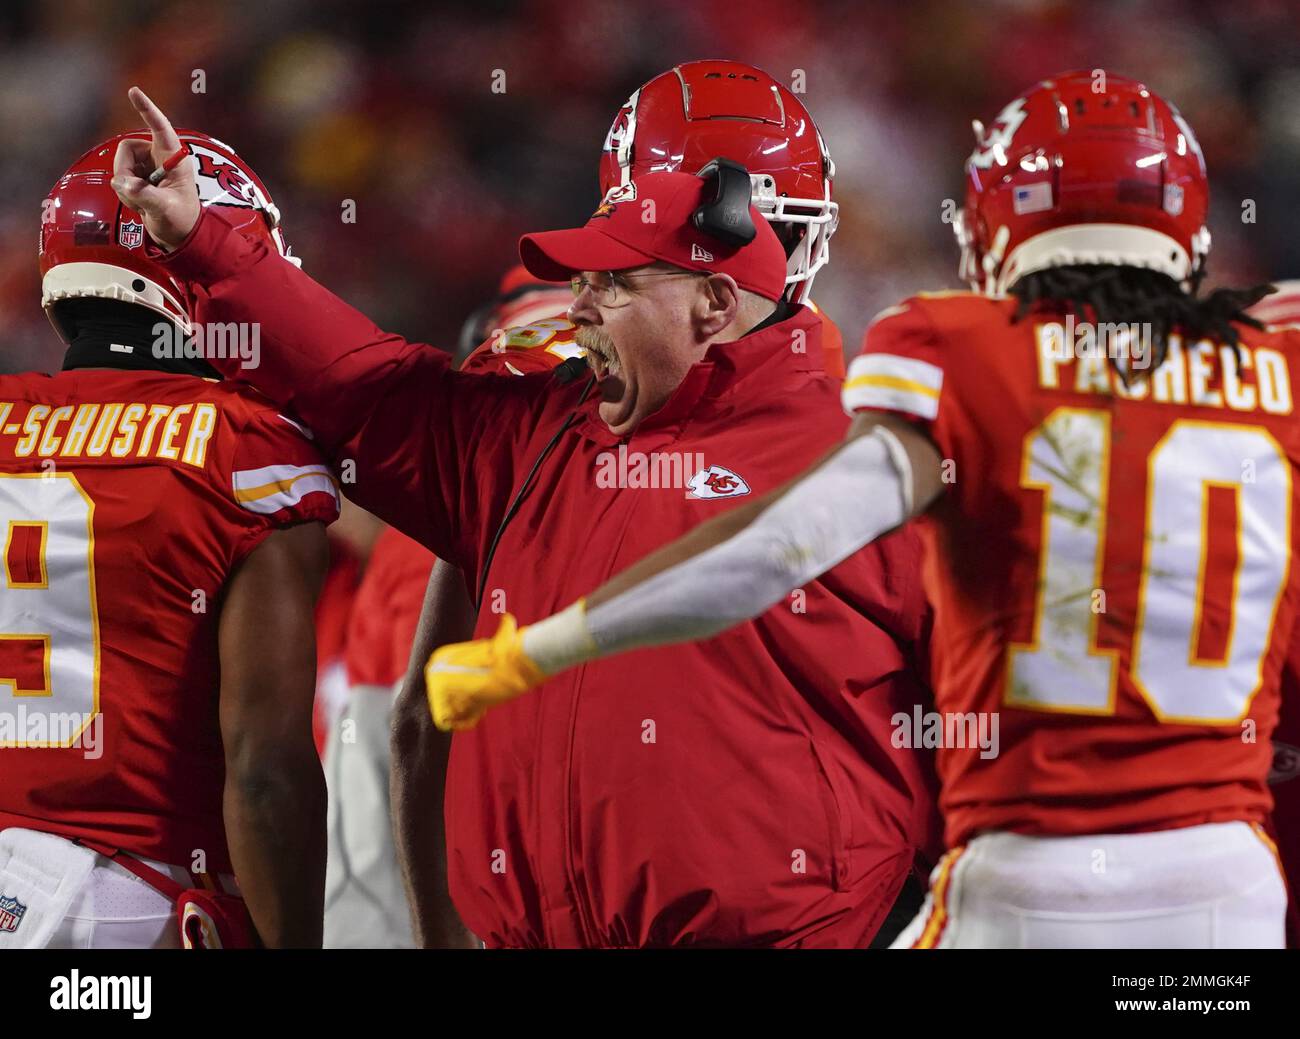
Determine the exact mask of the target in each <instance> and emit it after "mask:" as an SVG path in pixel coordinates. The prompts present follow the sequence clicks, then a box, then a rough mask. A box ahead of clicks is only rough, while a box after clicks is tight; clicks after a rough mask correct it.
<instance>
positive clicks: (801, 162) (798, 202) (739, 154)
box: [600, 61, 839, 302]
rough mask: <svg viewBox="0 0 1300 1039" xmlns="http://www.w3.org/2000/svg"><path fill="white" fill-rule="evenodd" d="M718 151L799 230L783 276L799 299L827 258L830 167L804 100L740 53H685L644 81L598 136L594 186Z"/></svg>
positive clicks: (767, 210)
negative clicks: (688, 57)
mask: <svg viewBox="0 0 1300 1039" xmlns="http://www.w3.org/2000/svg"><path fill="white" fill-rule="evenodd" d="M717 158H723V159H731V160H732V161H733V162H738V163H740V164H741V165H743V166H744V167H745V169H747V170H748V171H749V176H750V182H751V184H752V185H753V199H754V206H755V208H757V209H758V211H759V212H760V213H762V214H763V215H764V216H765V217H766V218H767V219H768V220H769V221H771V222H772V223H773V224H776V225H778V230H780V229H782V228H783V227H790V228H792V229H793V230H794V232H795V233H797V235H798V245H797V246H796V248H795V250H794V252H793V254H792V255H791V257H790V273H789V275H788V277H787V278H786V285H787V286H789V285H794V286H796V288H795V289H794V292H793V298H794V300H795V301H796V302H799V301H802V300H803V299H805V298H806V297H807V295H808V291H809V289H810V288H811V287H812V281H813V277H814V276H815V275H816V273H817V272H818V271H819V270H821V269H822V267H823V266H825V264H826V261H827V260H828V259H829V258H830V250H829V245H830V238H831V235H832V234H833V233H834V232H835V224H836V221H837V219H838V209H839V207H838V206H837V205H836V203H834V202H832V201H831V178H832V177H834V175H835V166H834V164H833V163H832V162H831V158H830V155H829V154H828V153H827V151H826V145H825V143H824V142H823V141H822V137H821V134H820V133H818V132H817V127H816V125H815V124H814V123H813V121H812V116H810V115H809V114H808V110H807V109H806V108H804V106H803V103H802V102H801V101H800V100H799V99H798V98H797V97H795V95H794V94H792V93H791V92H790V91H789V90H787V89H786V88H785V87H783V86H782V85H781V84H780V83H778V82H777V81H776V80H774V79H773V78H772V77H771V76H769V75H768V74H767V73H766V72H762V71H760V70H759V69H756V68H754V67H753V66H752V65H745V64H742V63H741V62H738V61H691V62H687V63H686V64H684V65H676V66H674V67H673V68H671V69H669V70H668V71H667V72H665V73H663V74H662V75H659V76H656V77H655V78H654V79H652V80H650V82H649V83H647V84H645V86H643V87H641V88H640V89H639V90H637V91H636V92H635V93H634V94H633V95H632V96H631V97H630V98H628V99H627V103H626V104H624V105H623V107H622V108H620V109H619V111H618V115H617V116H615V117H614V125H613V126H611V127H610V128H609V133H608V134H607V135H606V136H605V148H604V153H603V154H602V155H601V159H600V190H601V193H602V195H603V197H604V200H605V201H611V200H612V199H614V198H617V193H618V192H619V191H622V190H626V189H627V186H628V185H629V184H630V183H631V181H632V179H633V178H634V177H638V176H640V175H641V174H643V173H650V172H653V171H656V170H685V171H686V172H687V173H698V172H699V171H700V169H701V168H703V167H704V166H705V164H707V163H708V162H709V161H710V160H712V159H717ZM783 238H784V236H783ZM787 248H788V246H787Z"/></svg>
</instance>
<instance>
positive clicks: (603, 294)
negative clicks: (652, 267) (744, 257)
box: [569, 271, 713, 309]
mask: <svg viewBox="0 0 1300 1039" xmlns="http://www.w3.org/2000/svg"><path fill="white" fill-rule="evenodd" d="M712 273H713V272H712V271H653V272H647V273H645V274H623V273H621V272H618V271H595V272H593V273H592V275H591V277H590V278H584V277H583V276H582V275H580V274H576V275H574V276H573V277H572V278H570V279H569V285H570V287H571V288H572V289H573V294H574V296H580V295H582V290H583V289H590V290H591V295H592V299H593V301H594V302H595V304H596V306H598V307H605V308H607V309H608V308H613V307H626V306H627V305H628V304H629V303H631V302H632V285H631V282H633V281H635V280H637V279H638V278H699V277H707V276H708V275H710V274H712Z"/></svg>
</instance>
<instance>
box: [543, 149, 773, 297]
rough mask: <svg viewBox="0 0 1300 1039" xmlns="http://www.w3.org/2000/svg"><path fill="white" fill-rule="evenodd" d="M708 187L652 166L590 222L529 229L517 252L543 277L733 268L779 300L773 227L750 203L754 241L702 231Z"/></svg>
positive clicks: (740, 281)
mask: <svg viewBox="0 0 1300 1039" xmlns="http://www.w3.org/2000/svg"><path fill="white" fill-rule="evenodd" d="M708 188H709V182H708V181H705V180H702V179H701V178H699V177H697V176H695V175H694V174H692V173H647V174H645V175H643V176H640V177H638V178H636V180H633V181H629V182H628V183H627V184H626V185H625V186H624V187H623V188H621V189H619V190H618V191H617V192H611V193H610V195H608V196H606V198H605V201H604V202H602V203H601V204H600V208H599V209H597V210H596V212H595V213H593V214H592V215H591V219H590V220H588V221H587V223H586V225H585V226H583V227H575V228H571V229H569V230H565V231H540V232H537V233H536V234H527V235H524V236H523V237H522V238H521V239H519V258H520V259H521V260H523V262H524V266H525V267H527V268H528V270H529V271H530V272H532V273H533V274H534V275H536V276H537V277H539V278H542V279H543V280H545V281H568V280H569V278H571V277H572V276H573V275H574V274H575V273H577V272H578V271H621V270H626V269H627V268H629V267H641V266H643V265H645V264H647V263H653V262H654V261H655V260H662V261H664V262H665V263H670V264H672V265H673V266H674V267H681V268H682V269H684V270H688V271H712V272H714V273H717V274H729V275H731V277H733V278H735V279H736V284H737V285H739V286H740V287H741V288H742V289H748V290H749V291H750V292H754V293H757V294H758V295H760V296H762V297H763V298H764V299H770V300H773V301H776V300H779V299H780V298H781V296H782V295H783V294H784V292H785V271H786V257H785V250H784V249H783V248H782V247H781V242H780V240H779V239H778V238H777V237H776V232H775V231H773V230H772V228H771V226H770V225H769V224H768V222H767V221H766V220H764V219H763V216H762V214H760V213H759V212H758V210H757V209H755V208H754V207H753V206H752V205H751V206H750V207H749V216H750V219H751V220H753V221H754V227H755V228H756V229H757V230H758V234H757V235H755V237H754V239H753V241H751V242H750V243H749V244H747V245H742V246H739V247H737V246H731V245H727V244H726V243H724V242H722V241H719V240H718V239H717V238H714V237H713V236H712V235H708V234H705V233H704V232H703V231H701V230H700V229H699V228H697V227H696V226H695V224H694V223H693V222H692V220H691V216H692V214H694V212H695V211H696V210H697V209H698V208H699V207H700V206H701V205H703V204H704V203H705V202H706V201H708V199H707V198H706V192H707V191H708Z"/></svg>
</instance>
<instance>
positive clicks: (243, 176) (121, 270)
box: [40, 130, 299, 342]
mask: <svg viewBox="0 0 1300 1039" xmlns="http://www.w3.org/2000/svg"><path fill="white" fill-rule="evenodd" d="M176 132H177V134H178V135H179V136H180V139H181V143H182V144H184V145H186V146H187V147H188V148H189V150H190V156H191V158H190V160H189V161H191V162H193V163H194V166H195V174H196V180H197V182H198V188H199V199H200V201H201V202H202V203H203V205H205V206H221V207H222V208H223V209H224V210H225V211H226V215H227V216H228V217H229V218H230V219H231V220H232V221H233V222H234V223H235V225H236V227H237V228H238V229H239V231H240V232H241V233H242V234H244V235H246V236H248V237H250V238H260V239H263V240H265V241H269V242H271V243H272V244H273V245H274V246H275V248H276V250H277V251H278V252H279V253H280V255H281V256H284V257H285V258H286V259H288V260H290V261H291V262H292V263H298V262H299V261H298V260H297V258H296V257H293V256H290V255H289V249H288V247H287V246H286V245H285V243H284V236H283V234H281V232H280V211H279V210H278V209H277V208H276V207H275V203H273V202H272V201H271V196H270V194H268V192H267V190H266V188H265V187H264V186H263V184H262V182H261V180H260V179H258V176H257V174H256V173H254V172H253V171H252V170H251V169H249V168H248V166H247V165H246V164H245V163H244V161H243V160H242V159H240V158H239V157H238V156H237V155H236V154H235V152H234V150H233V149H232V148H230V147H229V146H228V145H225V144H222V143H221V142H220V141H218V140H215V139H214V138H211V137H209V136H208V135H207V134H203V133H199V132H198V131H197V130H177V131H176ZM123 138H136V139H139V140H146V141H147V140H149V132H148V131H147V130H136V131H133V132H131V133H125V134H118V135H117V136H116V137H112V138H110V139H109V140H107V141H105V142H104V143H103V144H98V145H96V146H95V147H94V148H91V149H90V151H88V152H86V154H85V155H83V156H82V157H81V158H80V159H78V160H77V161H76V162H75V163H73V164H72V166H71V167H70V168H69V169H68V171H67V172H66V173H65V174H63V176H61V177H60V178H59V179H58V181H57V182H56V183H55V185H54V187H52V188H51V189H50V193H49V195H48V196H47V197H46V199H45V204H44V206H43V207H42V211H41V240H40V267H41V305H42V306H43V307H45V312H46V314H48V315H49V318H50V322H51V323H52V324H53V325H54V328H55V331H57V332H58V333H59V337H60V338H61V339H63V341H64V342H67V341H68V338H69V337H68V334H67V330H66V329H64V328H63V327H62V326H61V324H60V322H59V319H58V316H57V315H56V313H55V310H54V304H56V303H57V302H58V301H59V300H62V299H73V298H77V297H86V296H97V297H100V298H102V299H117V300H122V301H123V302H126V303H138V304H140V305H141V306H143V307H148V308H149V309H150V310H153V311H156V312H157V313H158V314H160V315H162V316H163V317H165V318H167V319H169V320H171V321H173V322H175V323H176V324H177V325H178V326H179V327H180V328H181V329H182V330H183V331H184V332H185V333H186V334H189V332H190V320H189V315H188V313H187V311H186V307H185V301H186V299H187V292H186V290H185V287H184V284H183V283H182V282H181V281H179V280H178V279H177V278H176V277H175V276H174V275H173V274H172V273H171V272H170V271H169V270H168V269H167V268H166V267H165V266H163V265H162V264H160V263H158V262H157V261H156V260H153V259H151V258H150V257H149V256H148V255H147V254H146V252H145V248H144V220H143V219H142V218H141V217H140V215H139V214H138V213H136V212H134V211H133V210H130V209H128V208H127V207H126V206H124V205H122V203H121V201H120V200H119V199H118V197H117V195H116V194H115V193H114V191H113V188H112V185H111V183H110V182H111V181H112V178H113V156H114V154H116V152H117V144H118V142H119V141H121V140H122V139H123Z"/></svg>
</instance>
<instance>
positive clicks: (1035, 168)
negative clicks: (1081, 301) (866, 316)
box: [954, 69, 1210, 295]
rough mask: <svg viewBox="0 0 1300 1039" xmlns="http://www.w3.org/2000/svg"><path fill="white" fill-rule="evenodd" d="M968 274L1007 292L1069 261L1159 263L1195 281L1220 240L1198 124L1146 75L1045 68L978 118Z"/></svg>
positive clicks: (964, 220)
mask: <svg viewBox="0 0 1300 1039" xmlns="http://www.w3.org/2000/svg"><path fill="white" fill-rule="evenodd" d="M974 125H975V139H976V141H977V144H976V148H975V151H974V152H972V153H971V156H970V158H969V159H967V160H966V173H967V181H966V204H965V207H964V208H963V210H962V211H961V213H959V214H958V217H957V219H956V221H955V222H954V230H955V231H956V233H957V240H958V242H959V243H960V244H961V249H962V258H961V277H962V280H963V281H966V282H968V283H969V284H970V285H971V287H972V288H973V289H975V290H976V291H979V292H985V293H989V294H994V295H997V294H1001V293H1003V292H1005V291H1006V289H1008V288H1009V287H1010V286H1011V285H1012V284H1014V283H1015V281H1016V280H1017V279H1019V278H1021V277H1023V276H1024V275H1026V274H1029V273H1030V272H1032V271H1038V270H1043V269H1044V268H1047V267H1059V266H1063V265H1066V264H1084V263H1109V264H1122V265H1125V266H1132V267H1149V268H1151V269H1153V270H1158V271H1163V272H1164V273H1166V274H1168V275H1169V276H1170V277H1172V278H1175V279H1177V280H1178V281H1186V280H1187V279H1188V278H1190V277H1191V276H1192V275H1193V274H1194V273H1195V272H1196V271H1197V270H1198V269H1199V268H1200V267H1201V265H1202V264H1203V262H1204V260H1205V255H1206V253H1208V252H1209V250H1210V232H1209V231H1208V230H1207V228H1206V227H1205V215H1206V211H1207V209H1208V207H1209V190H1210V189H1209V184H1208V182H1207V180H1206V176H1205V159H1204V157H1203V156H1202V155H1201V147H1200V145H1199V144H1197V143H1196V137H1195V135H1194V134H1193V133H1192V130H1191V127H1189V126H1188V125H1187V123H1186V122H1185V121H1184V120H1183V117H1182V116H1181V115H1179V114H1178V109H1176V108H1175V107H1174V106H1173V105H1171V104H1170V103H1169V102H1167V101H1165V100H1164V99H1163V98H1160V97H1158V96H1157V95H1156V94H1154V93H1152V92H1151V91H1150V90H1148V89H1147V88H1146V87H1144V86H1143V85H1142V84H1141V83H1137V82H1135V81H1133V80H1131V79H1124V78H1122V77H1120V76H1113V75H1110V74H1109V73H1106V72H1104V71H1103V70H1101V69H1098V70H1095V71H1093V72H1069V73H1066V74H1065V75H1062V76H1058V77H1056V78H1055V79H1048V80H1044V81H1043V82H1041V83H1039V84H1038V85H1037V86H1035V87H1034V88H1033V89H1032V90H1030V91H1029V92H1028V93H1026V94H1025V95H1024V96H1023V97H1019V98H1017V99H1016V100H1015V101H1012V102H1011V104H1009V105H1007V106H1006V108H1004V109H1002V111H1001V112H999V113H998V116H997V118H996V119H995V120H994V122H993V125H992V126H991V127H990V128H989V129H987V130H986V129H985V128H984V126H983V125H982V124H981V123H979V122H976V123H975V124H974Z"/></svg>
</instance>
